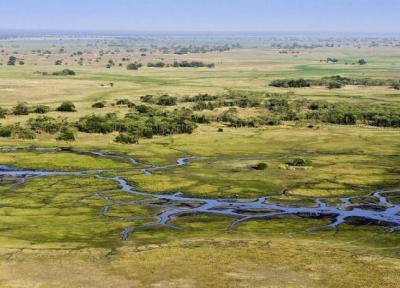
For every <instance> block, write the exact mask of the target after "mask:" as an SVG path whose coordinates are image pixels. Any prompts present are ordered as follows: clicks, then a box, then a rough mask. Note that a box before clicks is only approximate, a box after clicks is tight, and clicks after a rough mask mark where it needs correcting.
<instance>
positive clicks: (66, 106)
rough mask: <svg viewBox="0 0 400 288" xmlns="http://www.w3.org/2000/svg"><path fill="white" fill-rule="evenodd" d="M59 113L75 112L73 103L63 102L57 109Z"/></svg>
mask: <svg viewBox="0 0 400 288" xmlns="http://www.w3.org/2000/svg"><path fill="white" fill-rule="evenodd" d="M57 111H59V112H76V108H75V105H74V103H72V102H71V101H64V102H63V103H61V105H60V106H59V107H58V108H57Z"/></svg>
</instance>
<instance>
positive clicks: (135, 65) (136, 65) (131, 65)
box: [126, 62, 143, 70]
mask: <svg viewBox="0 0 400 288" xmlns="http://www.w3.org/2000/svg"><path fill="white" fill-rule="evenodd" d="M142 66H143V65H142V64H141V63H137V62H135V63H129V64H128V65H126V69H128V70H139V68H141V67H142Z"/></svg>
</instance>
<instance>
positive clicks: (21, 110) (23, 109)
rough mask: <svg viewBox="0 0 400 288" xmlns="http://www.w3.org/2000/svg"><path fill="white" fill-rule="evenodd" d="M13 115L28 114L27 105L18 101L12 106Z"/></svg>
mask: <svg viewBox="0 0 400 288" xmlns="http://www.w3.org/2000/svg"><path fill="white" fill-rule="evenodd" d="M13 114H14V115H28V114H29V107H28V105H27V104H26V103H23V102H20V103H18V104H17V105H16V106H15V107H14V108H13Z"/></svg>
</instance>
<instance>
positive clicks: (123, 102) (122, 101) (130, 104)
mask: <svg viewBox="0 0 400 288" xmlns="http://www.w3.org/2000/svg"><path fill="white" fill-rule="evenodd" d="M115 105H118V106H123V105H126V106H128V107H129V108H133V107H135V104H134V103H133V102H131V101H130V100H129V99H118V100H117V101H116V102H115Z"/></svg>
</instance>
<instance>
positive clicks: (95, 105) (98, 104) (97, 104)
mask: <svg viewBox="0 0 400 288" xmlns="http://www.w3.org/2000/svg"><path fill="white" fill-rule="evenodd" d="M104 107H106V102H104V101H99V102H96V103H93V105H92V108H104Z"/></svg>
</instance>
